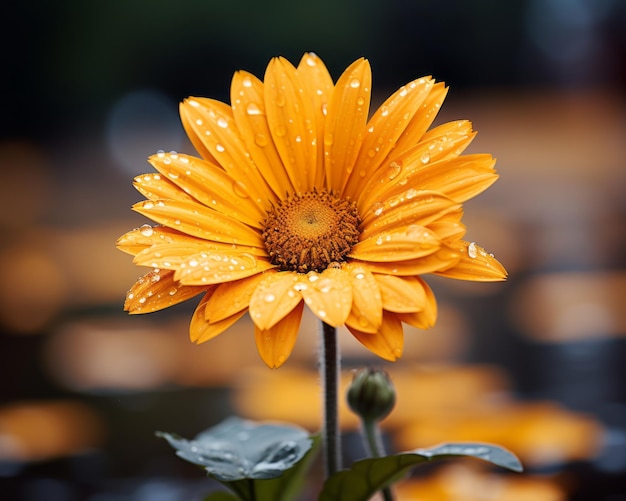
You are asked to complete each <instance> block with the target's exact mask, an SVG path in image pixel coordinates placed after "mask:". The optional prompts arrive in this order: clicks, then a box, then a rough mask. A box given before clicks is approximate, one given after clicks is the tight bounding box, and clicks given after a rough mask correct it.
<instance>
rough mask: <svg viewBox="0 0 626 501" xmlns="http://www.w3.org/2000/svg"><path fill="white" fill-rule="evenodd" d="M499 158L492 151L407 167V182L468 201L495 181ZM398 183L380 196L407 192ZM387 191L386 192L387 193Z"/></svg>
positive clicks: (455, 198)
mask: <svg viewBox="0 0 626 501" xmlns="http://www.w3.org/2000/svg"><path fill="white" fill-rule="evenodd" d="M495 163H496V161H495V159H494V158H493V157H492V156H491V155H488V154H475V155H463V156H460V157H456V158H452V159H449V160H442V161H439V162H434V163H429V164H426V165H423V164H421V162H420V163H414V164H411V165H408V166H406V185H407V186H419V187H420V188H421V189H424V190H432V191H438V192H439V193H441V194H443V195H445V196H447V197H449V198H451V199H452V200H454V201H456V202H465V201H466V200H469V199H470V198H472V197H475V196H476V195H478V194H479V193H481V192H482V191H484V190H486V189H487V188H488V187H489V186H491V185H492V184H493V183H495V181H496V179H498V175H497V174H496V171H495V170H494V168H493V166H494V164H495ZM406 189H407V188H406V186H402V185H400V184H395V185H393V186H389V187H388V189H384V190H381V192H380V193H379V194H378V195H377V196H378V197H393V196H396V195H398V194H400V193H403V192H405V191H406ZM383 192H384V194H383Z"/></svg>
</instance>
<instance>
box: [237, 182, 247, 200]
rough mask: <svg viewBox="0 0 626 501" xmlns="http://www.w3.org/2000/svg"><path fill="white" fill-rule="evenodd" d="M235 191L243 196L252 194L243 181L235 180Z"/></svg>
mask: <svg viewBox="0 0 626 501" xmlns="http://www.w3.org/2000/svg"><path fill="white" fill-rule="evenodd" d="M233 192H234V193H235V195H237V196H238V197H241V198H248V197H249V196H250V195H248V189H247V188H246V185H245V184H243V182H241V181H233Z"/></svg>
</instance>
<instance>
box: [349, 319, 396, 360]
mask: <svg viewBox="0 0 626 501" xmlns="http://www.w3.org/2000/svg"><path fill="white" fill-rule="evenodd" d="M347 328H348V330H349V331H350V332H351V333H352V335H353V336H354V337H355V338H356V339H357V340H358V341H359V342H360V343H361V344H362V345H363V346H365V347H366V348H367V349H368V350H370V351H371V352H372V353H374V354H376V355H378V356H379V357H381V358H383V359H385V360H389V361H390V362H395V361H396V360H397V359H398V358H400V357H401V356H402V349H403V347H404V333H403V332H402V322H400V320H399V318H398V316H397V315H396V314H395V313H391V312H388V311H384V312H383V321H382V324H381V326H380V329H379V330H378V332H377V333H376V334H369V333H367V332H362V331H359V330H357V329H354V328H353V327H351V326H349V325H348V326H347Z"/></svg>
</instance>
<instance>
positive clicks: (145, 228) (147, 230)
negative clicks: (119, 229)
mask: <svg viewBox="0 0 626 501" xmlns="http://www.w3.org/2000/svg"><path fill="white" fill-rule="evenodd" d="M139 230H140V231H141V234H142V235H143V236H144V237H150V236H152V234H153V233H154V230H153V228H152V226H150V225H149V224H144V225H142V227H141V228H140V229H139Z"/></svg>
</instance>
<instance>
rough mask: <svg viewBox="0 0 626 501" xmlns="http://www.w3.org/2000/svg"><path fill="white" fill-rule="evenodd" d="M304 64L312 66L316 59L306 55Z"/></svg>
mask: <svg viewBox="0 0 626 501" xmlns="http://www.w3.org/2000/svg"><path fill="white" fill-rule="evenodd" d="M306 64H307V65H308V66H311V67H314V66H315V65H316V64H317V61H316V60H315V58H314V57H313V56H310V55H308V56H306Z"/></svg>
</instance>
